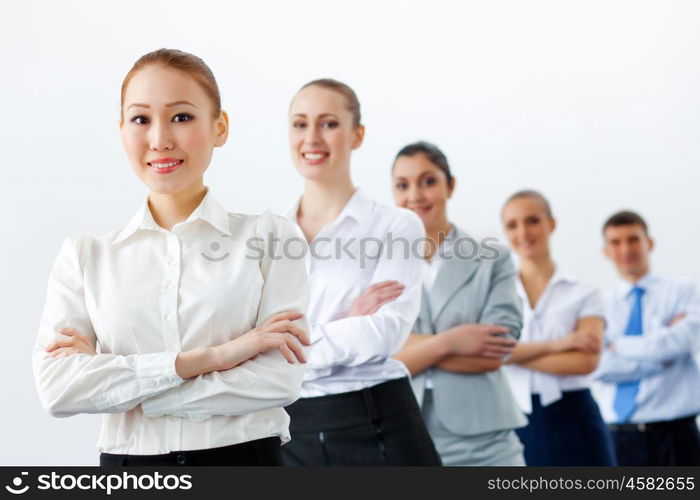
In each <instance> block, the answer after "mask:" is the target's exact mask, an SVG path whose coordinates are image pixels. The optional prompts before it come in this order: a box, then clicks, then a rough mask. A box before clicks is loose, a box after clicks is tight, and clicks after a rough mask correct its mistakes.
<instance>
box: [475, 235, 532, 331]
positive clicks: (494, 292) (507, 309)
mask: <svg viewBox="0 0 700 500" xmlns="http://www.w3.org/2000/svg"><path fill="white" fill-rule="evenodd" d="M515 280H516V271H515V266H514V265H513V260H512V259H511V256H510V251H509V250H508V249H507V248H504V247H499V256H498V258H497V260H496V262H494V265H493V269H492V271H491V288H490V289H489V291H488V297H487V298H486V302H485V304H484V307H483V309H482V310H481V316H480V317H479V323H485V324H491V325H499V326H505V327H507V328H510V332H509V333H508V336H510V337H511V338H513V339H515V340H518V339H519V338H520V332H521V330H522V327H523V316H522V303H521V300H520V297H519V296H518V292H517V290H516V287H515Z"/></svg>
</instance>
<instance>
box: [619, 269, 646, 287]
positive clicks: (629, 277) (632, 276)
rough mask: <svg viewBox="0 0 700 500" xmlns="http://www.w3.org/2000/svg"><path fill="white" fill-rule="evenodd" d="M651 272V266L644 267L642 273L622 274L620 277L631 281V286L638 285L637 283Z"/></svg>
mask: <svg viewBox="0 0 700 500" xmlns="http://www.w3.org/2000/svg"><path fill="white" fill-rule="evenodd" d="M648 272H649V266H644V268H643V269H642V270H640V271H637V272H627V273H625V272H620V277H621V278H622V279H623V280H625V281H629V282H630V283H631V284H633V285H636V284H637V282H638V281H639V280H640V279H642V278H643V277H644V276H646V275H647V273H648Z"/></svg>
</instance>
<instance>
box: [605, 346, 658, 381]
mask: <svg viewBox="0 0 700 500" xmlns="http://www.w3.org/2000/svg"><path fill="white" fill-rule="evenodd" d="M664 369H665V367H664V365H663V363H661V362H659V361H642V360H635V359H629V358H623V357H622V356H620V355H618V354H617V353H615V352H612V351H610V350H609V349H605V350H603V353H602V354H601V356H600V361H599V362H598V366H597V368H596V370H595V371H594V372H593V375H592V376H593V378H595V379H597V380H600V381H602V382H606V383H610V384H617V383H620V382H631V381H633V380H641V379H643V378H645V377H650V376H652V375H656V374H658V373H661V372H662V371H663V370H664Z"/></svg>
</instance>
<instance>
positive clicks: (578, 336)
mask: <svg viewBox="0 0 700 500" xmlns="http://www.w3.org/2000/svg"><path fill="white" fill-rule="evenodd" d="M551 347H552V352H557V353H558V352H565V351H583V352H587V353H590V354H598V353H599V352H600V349H601V342H600V338H599V337H598V336H597V335H595V334H593V333H589V332H574V333H570V334H568V335H564V336H563V337H559V338H558V339H555V340H552V342H551Z"/></svg>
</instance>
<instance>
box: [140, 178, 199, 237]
mask: <svg viewBox="0 0 700 500" xmlns="http://www.w3.org/2000/svg"><path fill="white" fill-rule="evenodd" d="M206 194H207V187H206V186H204V184H203V183H202V182H200V183H198V184H196V185H193V186H191V187H189V188H187V189H185V190H184V191H180V192H179V193H174V194H162V193H155V192H151V194H149V195H148V208H149V209H150V211H151V214H152V215H153V220H155V221H156V224H158V225H159V226H160V227H162V228H163V229H167V230H168V231H170V230H171V229H172V228H173V226H174V225H175V224H177V223H178V222H182V221H184V220H186V219H187V218H188V217H189V216H190V215H191V214H192V212H194V210H195V208H197V207H198V206H199V204H200V203H201V202H202V200H203V199H204V196H205V195H206Z"/></svg>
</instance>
